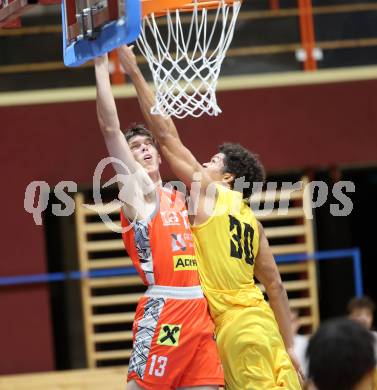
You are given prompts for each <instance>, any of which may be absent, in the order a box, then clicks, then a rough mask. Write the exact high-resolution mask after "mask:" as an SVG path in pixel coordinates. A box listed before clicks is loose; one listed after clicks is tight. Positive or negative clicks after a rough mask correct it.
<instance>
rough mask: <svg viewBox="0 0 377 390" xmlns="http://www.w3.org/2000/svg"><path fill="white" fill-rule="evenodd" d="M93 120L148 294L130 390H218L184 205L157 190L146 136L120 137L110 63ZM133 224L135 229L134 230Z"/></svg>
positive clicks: (101, 66) (137, 324)
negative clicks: (115, 178) (101, 138)
mask: <svg viewBox="0 0 377 390" xmlns="http://www.w3.org/2000/svg"><path fill="white" fill-rule="evenodd" d="M95 73H96V81H97V115H98V121H99V124H100V128H101V131H102V134H103V136H104V139H105V142H106V146H107V149H108V151H109V154H110V156H112V157H113V158H115V159H117V161H118V162H115V163H114V162H113V166H114V169H115V171H116V172H117V174H118V175H119V176H121V175H123V177H126V187H125V183H124V182H123V183H120V184H119V186H120V190H121V193H123V194H124V198H125V202H124V204H123V207H122V211H121V222H122V226H123V227H125V228H127V229H124V230H125V231H126V232H125V233H123V240H124V243H125V246H126V249H127V251H128V253H129V255H130V257H131V259H132V261H133V263H134V265H135V268H136V269H137V271H138V273H139V274H140V276H141V278H142V280H143V282H144V284H146V285H147V286H148V289H147V291H146V293H145V295H144V296H143V297H142V298H141V300H140V302H139V304H138V307H137V310H136V315H135V320H134V325H133V332H134V338H133V341H134V344H133V351H132V355H131V358H130V362H129V370H128V384H127V389H128V390H135V389H147V390H153V389H158V390H170V389H186V388H187V389H188V388H190V389H196V390H215V389H218V387H219V386H221V385H223V383H224V381H223V372H222V367H221V363H220V360H219V356H218V351H217V347H216V342H215V340H214V325H213V323H212V321H211V318H210V316H209V313H208V307H207V301H206V299H205V298H204V296H203V292H202V289H201V287H200V285H199V276H198V271H197V263H196V257H195V251H194V244H193V240H192V236H191V232H190V228H189V222H188V217H187V210H186V207H185V202H184V200H183V199H180V197H179V196H178V195H177V193H176V192H175V191H173V190H171V189H165V188H162V186H161V177H160V173H159V164H160V162H161V159H160V156H159V153H158V151H157V148H156V144H155V142H154V139H153V138H152V136H151V133H150V132H149V131H148V130H147V129H145V128H144V127H142V126H136V127H134V128H133V129H131V130H129V131H128V132H127V133H126V134H125V135H124V134H123V133H122V131H121V130H120V124H119V119H118V115H117V111H116V106H115V101H114V98H113V95H112V91H111V85H110V80H109V72H108V60H107V56H104V57H100V58H97V59H96V60H95ZM130 221H133V222H132V223H131V222H130Z"/></svg>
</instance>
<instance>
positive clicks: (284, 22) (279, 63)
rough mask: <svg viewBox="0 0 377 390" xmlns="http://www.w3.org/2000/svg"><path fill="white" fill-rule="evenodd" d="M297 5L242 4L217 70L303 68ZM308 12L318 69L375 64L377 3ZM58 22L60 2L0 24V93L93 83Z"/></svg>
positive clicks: (280, 0) (258, 0) (286, 1)
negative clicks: (73, 60) (69, 51)
mask: <svg viewBox="0 0 377 390" xmlns="http://www.w3.org/2000/svg"><path fill="white" fill-rule="evenodd" d="M298 3H299V1H294V0H249V1H245V3H244V4H243V6H242V11H241V14H240V16H239V18H238V23H237V26H236V30H235V34H234V39H233V42H232V45H231V48H230V50H229V52H228V54H227V57H226V59H225V61H224V64H223V69H222V72H221V74H222V75H245V74H246V75H247V74H250V75H253V74H261V73H280V72H290V71H300V70H302V69H303V62H300V61H299V60H298V59H297V53H298V50H299V49H300V48H301V47H302V43H301V38H302V35H301V33H300V18H299V9H298ZM313 15H314V16H313V21H314V31H315V47H316V48H317V49H318V50H317V54H318V55H319V60H318V61H317V63H316V67H317V68H318V69H334V68H342V67H355V66H367V65H377V1H376V0H375V1H373V0H362V1H361V0H360V1H357V0H314V1H313ZM60 24H61V19H60V6H58V5H49V6H40V5H36V6H33V7H32V8H31V10H30V11H28V12H27V13H25V14H24V15H23V16H22V17H21V25H22V27H21V28H15V29H0V92H5V91H20V90H33V89H51V88H63V87H79V86H89V85H90V86H92V85H94V78H93V69H92V64H91V63H88V64H86V65H84V66H82V67H80V68H73V69H72V68H66V67H65V66H64V64H63V62H62V39H61V25H60ZM141 66H142V68H143V71H144V73H145V75H146V77H147V78H150V77H149V75H150V73H149V70H148V69H147V68H146V66H145V64H143V63H141Z"/></svg>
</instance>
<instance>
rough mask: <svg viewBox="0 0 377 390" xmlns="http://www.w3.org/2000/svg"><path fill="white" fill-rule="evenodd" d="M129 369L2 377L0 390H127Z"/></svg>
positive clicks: (103, 369) (87, 370) (99, 369)
mask: <svg viewBox="0 0 377 390" xmlns="http://www.w3.org/2000/svg"><path fill="white" fill-rule="evenodd" d="M126 375H127V367H112V368H97V369H84V370H71V371H54V372H46V373H34V374H18V375H7V376H0V390H26V389H27V390H125V389H126Z"/></svg>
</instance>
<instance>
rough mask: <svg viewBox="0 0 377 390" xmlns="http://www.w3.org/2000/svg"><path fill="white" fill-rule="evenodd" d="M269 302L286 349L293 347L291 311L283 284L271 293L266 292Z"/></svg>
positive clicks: (271, 290)
mask: <svg viewBox="0 0 377 390" xmlns="http://www.w3.org/2000/svg"><path fill="white" fill-rule="evenodd" d="M266 292H267V295H268V302H269V304H270V306H271V309H272V311H273V312H274V315H275V319H276V322H277V324H278V326H279V331H280V334H281V336H282V338H283V341H284V344H285V347H286V349H289V348H292V347H293V334H292V328H291V322H290V314H289V313H290V311H289V304H288V296H287V293H286V291H285V288H284V286H283V284H282V283H279V284H278V285H276V286H275V287H273V288H271V289H270V291H266Z"/></svg>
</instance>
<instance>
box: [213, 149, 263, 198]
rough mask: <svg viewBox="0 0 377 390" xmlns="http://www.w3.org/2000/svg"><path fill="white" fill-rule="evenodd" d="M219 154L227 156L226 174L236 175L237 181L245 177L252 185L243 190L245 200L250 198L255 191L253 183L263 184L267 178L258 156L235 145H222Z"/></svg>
mask: <svg viewBox="0 0 377 390" xmlns="http://www.w3.org/2000/svg"><path fill="white" fill-rule="evenodd" d="M219 152H220V153H223V154H224V155H225V158H224V172H228V173H232V174H234V175H235V177H236V179H237V178H241V177H244V178H245V182H246V183H250V186H249V188H244V189H243V198H244V199H246V198H249V197H250V195H251V193H252V190H253V183H255V182H262V183H263V182H264V181H265V178H266V176H265V171H264V168H263V165H262V164H261V162H260V161H259V160H258V157H257V155H255V154H254V153H252V152H250V151H249V150H247V149H246V148H244V147H243V146H241V145H240V144H233V143H225V144H222V145H220V146H219Z"/></svg>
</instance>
